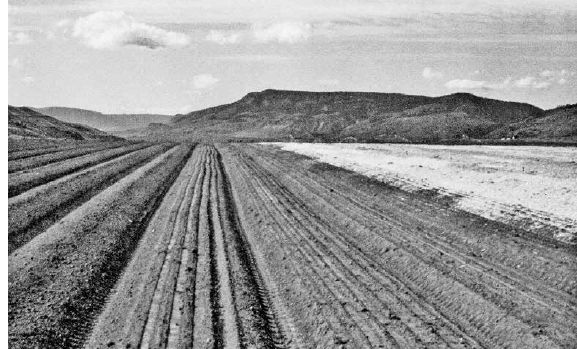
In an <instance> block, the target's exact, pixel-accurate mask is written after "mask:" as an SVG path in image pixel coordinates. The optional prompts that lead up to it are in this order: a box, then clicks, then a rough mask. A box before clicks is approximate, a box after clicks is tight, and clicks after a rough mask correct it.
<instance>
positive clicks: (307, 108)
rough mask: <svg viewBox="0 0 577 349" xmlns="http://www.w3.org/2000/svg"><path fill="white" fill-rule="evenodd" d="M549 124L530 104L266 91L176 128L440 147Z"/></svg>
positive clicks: (199, 134)
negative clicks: (444, 143) (541, 121)
mask: <svg viewBox="0 0 577 349" xmlns="http://www.w3.org/2000/svg"><path fill="white" fill-rule="evenodd" d="M544 116H545V112H544V111H543V110H542V109H539V108H537V107H534V106H532V105H530V104H524V103H515V102H503V101H499V100H493V99H487V98H481V97H477V96H474V95H472V94H466V93H457V94H452V95H448V96H442V97H426V96H411V95H403V94H394V93H365V92H304V91H282V90H264V91H262V92H253V93H249V94H247V95H246V96H244V97H243V98H242V99H240V100H239V101H237V102H234V103H231V104H226V105H222V106H218V107H213V108H208V109H204V110H200V111H195V112H192V113H189V114H186V115H176V116H175V117H173V118H172V120H171V124H170V126H171V127H172V131H171V132H172V133H173V134H178V135H179V136H181V137H192V138H219V139H223V138H224V139H260V140H288V139H297V140H303V141H411V142H438V141H443V140H454V139H462V138H477V139H480V138H501V137H503V136H502V134H497V133H494V134H492V132H494V131H496V130H501V129H503V128H506V127H509V126H512V125H521V123H524V125H525V124H526V125H528V124H529V122H530V121H532V120H537V119H539V118H542V117H544ZM148 132H150V130H148ZM162 132H167V131H166V130H162Z"/></svg>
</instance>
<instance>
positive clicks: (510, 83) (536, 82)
mask: <svg viewBox="0 0 577 349" xmlns="http://www.w3.org/2000/svg"><path fill="white" fill-rule="evenodd" d="M546 75H547V74H546ZM552 77H554V75H552ZM561 79H563V78H561ZM557 82H558V83H559V84H561V85H562V84H564V83H566V81H563V82H561V81H557ZM553 83H554V80H551V79H543V78H541V79H540V78H536V77H534V76H526V77H523V78H520V79H516V80H513V79H512V78H507V79H505V80H503V81H502V82H491V81H486V80H467V79H455V80H451V81H448V82H447V83H445V87H446V88H448V89H451V90H503V89H509V88H520V89H535V90H542V89H546V88H549V87H551V85H552V84H553Z"/></svg>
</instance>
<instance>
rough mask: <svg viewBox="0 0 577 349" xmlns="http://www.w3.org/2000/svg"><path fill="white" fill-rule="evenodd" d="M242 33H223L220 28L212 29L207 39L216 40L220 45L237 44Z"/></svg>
mask: <svg viewBox="0 0 577 349" xmlns="http://www.w3.org/2000/svg"><path fill="white" fill-rule="evenodd" d="M240 37H241V35H240V33H235V32H233V33H228V34H227V33H223V32H221V31H218V30H211V31H210V32H209V33H208V35H207V36H206V40H207V41H212V42H215V43H217V44H219V45H227V44H236V43H238V42H239V40H240Z"/></svg>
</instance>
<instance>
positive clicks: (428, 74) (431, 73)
mask: <svg viewBox="0 0 577 349" xmlns="http://www.w3.org/2000/svg"><path fill="white" fill-rule="evenodd" d="M423 77H424V78H425V79H427V80H431V79H440V78H442V77H443V73H441V72H440V71H436V70H434V69H433V68H430V67H426V68H425V69H423Z"/></svg>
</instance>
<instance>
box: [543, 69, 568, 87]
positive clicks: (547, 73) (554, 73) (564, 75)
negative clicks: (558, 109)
mask: <svg viewBox="0 0 577 349" xmlns="http://www.w3.org/2000/svg"><path fill="white" fill-rule="evenodd" d="M576 74H577V73H575V72H574V71H569V70H566V69H562V70H544V71H542V72H541V73H539V76H541V77H542V78H544V79H546V81H545V82H547V83H548V84H549V85H551V84H554V83H555V82H556V83H558V84H559V85H565V84H566V83H567V81H568V80H567V79H568V78H569V77H572V76H575V75H576ZM543 83H544V82H543ZM547 87H548V86H547Z"/></svg>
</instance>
